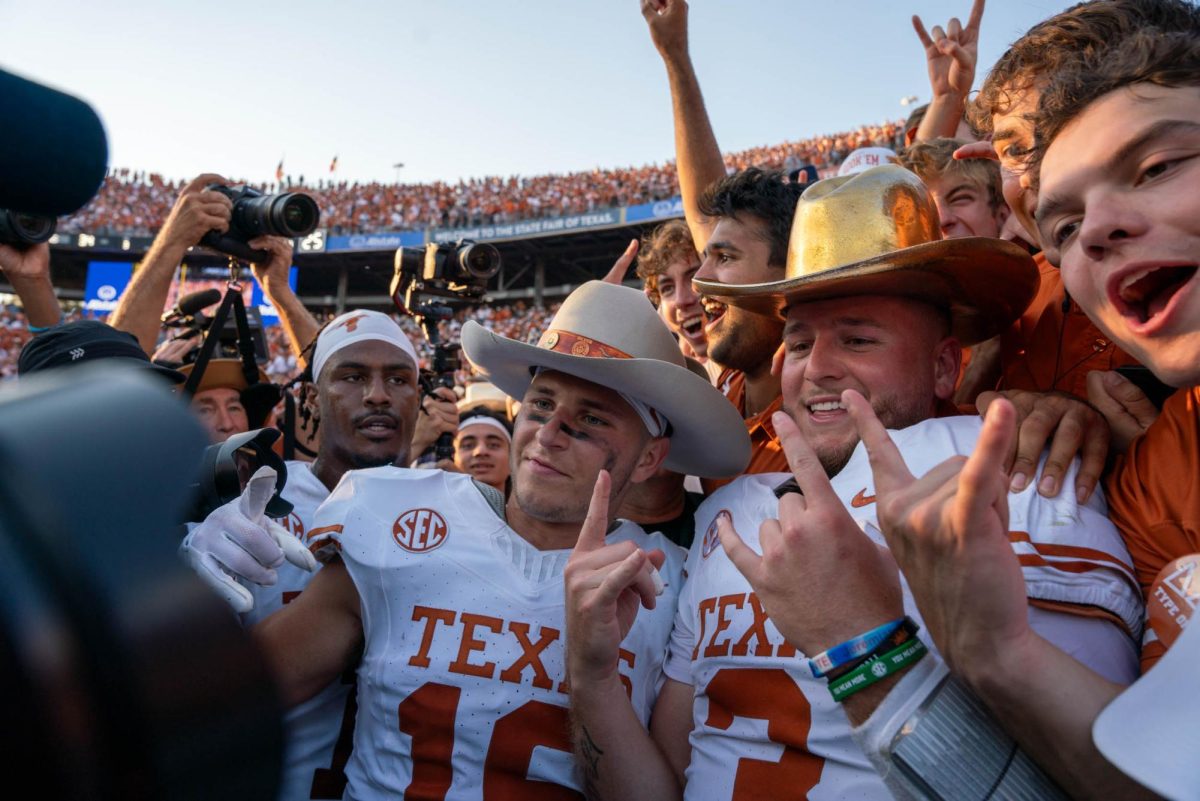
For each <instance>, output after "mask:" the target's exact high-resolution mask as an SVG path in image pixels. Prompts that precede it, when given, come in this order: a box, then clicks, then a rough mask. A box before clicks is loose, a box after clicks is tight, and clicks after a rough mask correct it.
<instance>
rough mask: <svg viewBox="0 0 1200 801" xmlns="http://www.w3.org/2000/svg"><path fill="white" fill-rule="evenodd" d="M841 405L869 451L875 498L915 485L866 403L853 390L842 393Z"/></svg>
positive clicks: (906, 467) (865, 400)
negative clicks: (847, 412) (848, 413)
mask: <svg viewBox="0 0 1200 801" xmlns="http://www.w3.org/2000/svg"><path fill="white" fill-rule="evenodd" d="M842 403H843V404H844V405H845V406H846V409H847V410H848V411H849V412H850V419H851V420H853V421H854V427H855V428H857V429H858V437H859V439H861V440H862V443H863V446H864V447H865V448H866V449H867V459H868V460H870V462H871V473H872V474H873V475H874V476H875V494H876V495H877V496H878V495H880V494H882V493H887V492H894V491H895V490H898V489H901V488H903V487H906V486H908V485H909V484H911V483H912V482H913V480H914V479H913V474H912V473H910V472H909V471H908V465H907V464H905V463H904V457H903V456H901V455H900V449H899V448H897V447H896V443H894V442H892V438H891V437H889V436H888V433H887V429H886V428H884V426H883V423H881V422H879V418H878V417H876V416H875V410H874V409H872V408H871V404H869V403H867V399H866V398H864V397H863V396H862V395H860V394H859V393H857V392H855V391H854V390H852V389H848V390H846V391H845V392H843V393H842Z"/></svg>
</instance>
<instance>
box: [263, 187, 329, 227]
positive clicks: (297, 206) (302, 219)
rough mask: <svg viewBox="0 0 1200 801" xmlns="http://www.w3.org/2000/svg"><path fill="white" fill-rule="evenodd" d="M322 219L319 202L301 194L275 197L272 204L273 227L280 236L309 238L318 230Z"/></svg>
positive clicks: (291, 193) (292, 193) (295, 193)
mask: <svg viewBox="0 0 1200 801" xmlns="http://www.w3.org/2000/svg"><path fill="white" fill-rule="evenodd" d="M320 217H321V212H320V210H319V209H318V208H317V202H316V201H315V200H313V199H312V198H311V197H309V196H308V195H304V194H301V193H299V192H287V193H285V194H282V195H275V197H274V202H273V203H272V204H271V227H272V228H274V229H275V232H277V235H279V236H289V237H297V236H308V235H309V234H311V233H312V232H313V231H315V230H316V228H317V221H318V220H319V219H320ZM275 232H273V233H275Z"/></svg>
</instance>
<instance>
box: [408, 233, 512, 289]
mask: <svg viewBox="0 0 1200 801" xmlns="http://www.w3.org/2000/svg"><path fill="white" fill-rule="evenodd" d="M498 272H500V251H498V250H496V248H495V247H493V246H492V245H487V244H482V243H479V242H472V241H470V240H466V239H463V240H459V241H458V242H452V243H449V244H438V243H436V242H431V243H430V244H428V245H426V246H425V247H424V248H398V249H397V250H396V264H395V275H394V276H393V279H392V294H393V295H395V293H396V290H397V288H398V287H399V285H402V284H404V285H407V284H413V283H417V284H420V285H421V286H420V287H419V289H420V291H422V292H424V293H425V294H429V295H441V296H443V297H454V298H468V299H478V298H481V297H483V293H484V292H485V291H486V290H487V282H488V281H489V280H491V279H492V277H493V276H495V275H496V273H498Z"/></svg>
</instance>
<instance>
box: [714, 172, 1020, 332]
mask: <svg viewBox="0 0 1200 801" xmlns="http://www.w3.org/2000/svg"><path fill="white" fill-rule="evenodd" d="M1038 281H1039V277H1038V270H1037V266H1036V265H1035V264H1034V263H1033V259H1032V258H1030V256H1029V254H1028V253H1026V252H1025V251H1024V250H1022V249H1021V248H1019V247H1017V246H1016V245H1014V244H1012V243H1011V242H1005V241H1002V240H1000V239H991V238H989V237H981V236H971V237H963V238H960V239H943V238H942V232H941V226H940V223H939V218H938V210H937V206H936V205H935V204H934V202H933V198H932V197H931V196H930V194H929V190H928V189H926V188H925V185H924V184H923V183H921V179H920V178H918V177H917V176H916V175H914V174H913V173H911V172H909V171H908V170H906V169H904V168H903V167H899V166H896V165H892V164H884V165H881V166H879V167H872V168H871V169H869V170H865V171H863V172H860V173H857V174H854V175H848V176H839V177H837V178H827V179H825V180H824V181H818V182H817V183H815V184H813V185H812V186H810V187H809V188H808V189H806V190H805V191H804V194H803V195H801V196H800V200H799V202H798V203H797V205H796V216H795V218H794V219H793V221H792V235H791V239H790V241H789V242H788V257H787V272H786V276H785V278H784V279H783V280H781V281H770V282H767V283H761V284H723V283H720V282H717V281H701V280H696V281H695V282H694V283H695V285H696V289H697V290H699V291H700V292H701V293H703V294H705V295H708V296H709V297H713V298H716V299H718V300H720V301H722V302H723V303H727V304H729V305H731V306H740V307H742V308H746V309H750V310H751V311H757V312H760V313H762V314H768V315H780V316H782V314H783V312H784V310H785V309H786V308H787V307H788V306H790V305H792V304H794V303H804V302H807V301H813V300H826V299H829V298H839V297H846V296H848V295H899V296H902V297H909V298H913V299H914V300H922V301H926V302H928V303H931V304H933V305H935V306H939V307H943V308H945V309H947V310H948V311H949V312H950V320H951V333H952V334H953V335H954V336H955V337H956V338H957V339H958V340H959V341H960V342H961V343H962V344H964V345H972V344H975V343H977V342H982V341H984V340H985V339H990V338H992V337H993V336H995V335H996V334H999V333H1000V332H1001V331H1003V330H1004V329H1006V328H1008V326H1010V325H1011V324H1012V323H1013V322H1014V321H1015V320H1016V319H1017V318H1018V317H1020V316H1021V314H1022V313H1023V312H1024V311H1025V308H1026V307H1027V306H1029V304H1030V302H1031V301H1032V300H1033V296H1034V295H1035V294H1036V293H1037V288H1038Z"/></svg>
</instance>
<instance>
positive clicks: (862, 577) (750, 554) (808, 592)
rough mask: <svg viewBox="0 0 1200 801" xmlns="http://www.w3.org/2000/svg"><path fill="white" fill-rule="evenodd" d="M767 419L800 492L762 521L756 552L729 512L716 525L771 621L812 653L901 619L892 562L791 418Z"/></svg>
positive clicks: (783, 500)
mask: <svg viewBox="0 0 1200 801" xmlns="http://www.w3.org/2000/svg"><path fill="white" fill-rule="evenodd" d="M772 422H773V423H774V425H775V431H776V433H777V434H778V435H779V439H780V443H781V444H782V446H783V451H784V453H785V454H786V455H787V460H788V466H789V467H790V468H791V470H792V474H793V475H794V476H795V478H796V482H797V484H799V486H800V491H801V492H800V493H794V492H791V493H788V494H786V495H784V496H783V498H781V499H780V501H779V519H778V520H767V521H765V522H764V523H763V524H762V526H761V527H760V529H759V532H758V539H759V545H760V548H761V551H762V555H761V556H759V554H757V553H755V552H754V550H753V549H751V548H750V547H749V546H748V545H746V543H745V542H744V541H743V540H742V538H741V536H739V534H738V533H737V531H736V530H735V529H734V525H733V521H732V520H730V519H729V517H728V515H721V516H719V517H718V519H717V531H718V534H719V535H720V537H721V544H722V545H723V546H724V548H725V552H726V553H727V554H728V555H729V559H730V561H732V562H733V564H734V565H735V566H736V567H737V568H738V570H739V571H741V573H742V575H744V576H745V577H746V580H747V581H749V582H750V585H751V587H753V588H754V592H755V594H756V595H757V596H758V599H759V602H760V603H761V604H762V606H763V609H764V610H765V611H766V612H767V614H768V615H769V616H770V618H771V621H772V622H773V623H774V624H775V627H776V628H777V629H779V632H780V633H781V634H782V635H783V636H784V637H785V638H786V639H787V641H788V642H789V643H791V644H792V645H793V646H795V647H796V648H797V649H799V650H800V651H801V652H803V653H805V654H807V655H810V656H811V655H815V654H818V653H820V652H822V651H825V650H826V649H828V648H830V647H832V646H834V645H836V644H838V643H840V642H843V641H845V640H848V639H850V638H852V637H855V636H857V635H859V634H862V633H863V632H865V631H869V630H870V629H873V628H875V627H876V626H879V625H882V624H884V623H887V622H888V621H890V620H895V619H896V618H899V617H902V616H903V615H904V610H903V596H902V594H901V591H900V578H899V575H898V574H897V572H896V566H895V563H894V562H893V561H892V559H891V557H890V555H889V554H888V553H887V552H886V550H885V549H883V548H881V547H880V546H878V545H876V544H875V543H874V542H872V541H871V539H870V538H869V537H867V535H866V534H864V533H863V531H862V530H861V529H860V528H859V526H858V524H857V523H856V522H854V520H853V519H852V518H851V517H850V513H849V512H848V511H846V507H845V505H844V504H843V503H842V500H841V499H840V498H839V497H838V496H837V493H836V492H834V489H833V486H832V485H831V484H830V481H829V478H828V476H826V475H825V468H824V467H823V466H822V465H821V462H820V460H819V459H818V457H817V455H816V453H814V452H813V450H812V448H811V447H810V446H809V444H808V442H806V441H805V439H804V435H803V434H802V433H801V432H800V429H799V428H798V427H797V426H796V423H795V422H794V421H793V420H792V418H791V417H790V416H788V415H787V414H784V413H781V412H777V413H776V414H775V415H774V417H773V418H772Z"/></svg>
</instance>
